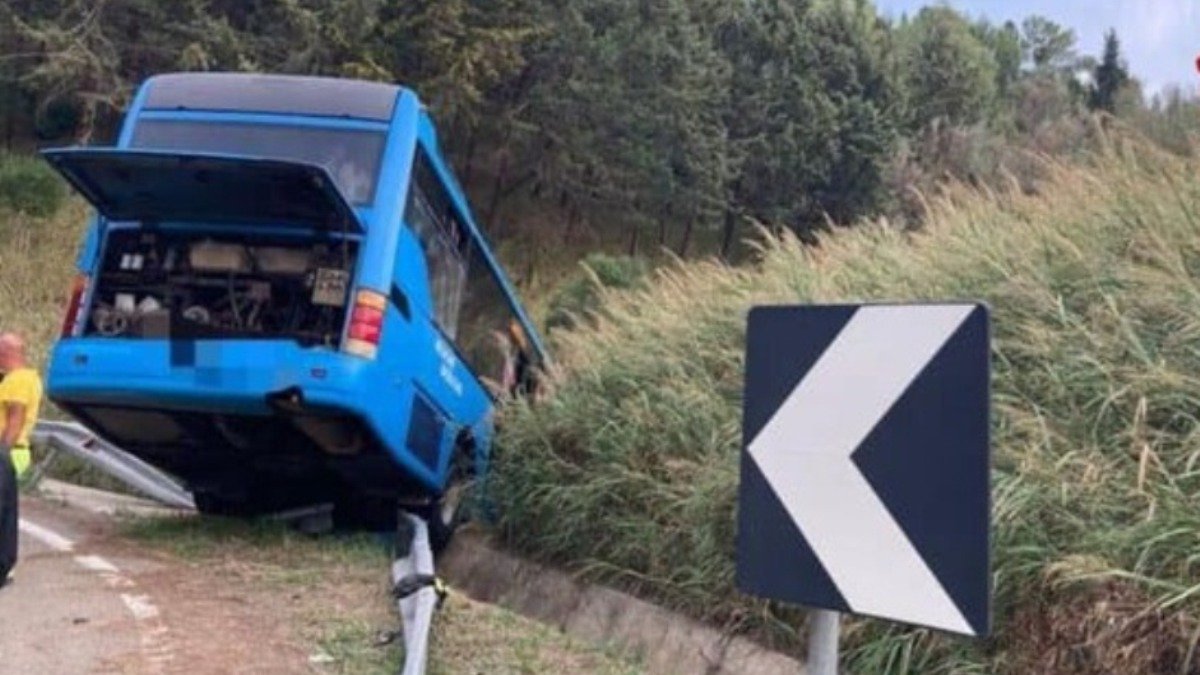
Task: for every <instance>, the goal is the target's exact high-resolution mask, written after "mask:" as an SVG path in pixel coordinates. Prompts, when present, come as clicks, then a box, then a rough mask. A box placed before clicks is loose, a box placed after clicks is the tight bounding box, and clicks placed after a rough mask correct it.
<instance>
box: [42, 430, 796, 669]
mask: <svg viewBox="0 0 1200 675" xmlns="http://www.w3.org/2000/svg"><path fill="white" fill-rule="evenodd" d="M39 427H40V429H39V431H40V434H39V433H35V437H36V438H35V443H36V442H38V441H39V440H40V441H42V442H45V443H46V444H48V445H49V446H51V448H52V449H53V452H54V453H59V452H70V453H73V454H76V455H82V456H83V458H84V459H86V460H87V461H89V463H92V464H93V465H95V466H97V467H98V468H101V469H102V470H105V471H106V472H107V473H109V474H110V475H114V476H116V477H118V478H121V479H123V480H124V481H125V482H127V483H129V484H131V485H132V486H133V487H136V488H138V489H139V491H140V492H142V493H143V494H148V495H153V496H154V497H155V498H156V499H157V503H156V502H155V501H150V500H147V499H139V498H136V497H129V496H125V495H118V494H114V493H109V492H103V491H100V490H94V489H90V488H84V487H80V486H76V485H70V484H67V483H62V482H58V481H52V480H49V479H44V478H42V476H43V475H44V472H45V469H46V467H47V466H48V462H49V461H53V457H54V455H51V457H50V458H48V461H47V462H44V463H43V465H41V466H39V467H38V469H37V470H35V475H34V478H35V479H36V480H35V483H36V486H37V489H38V491H39V492H41V493H42V494H43V495H45V496H47V497H49V498H51V499H55V500H57V501H60V502H63V503H65V504H67V505H69V506H72V507H75V508H81V509H85V510H89V511H93V512H96V513H102V514H106V515H113V514H118V513H127V514H131V515H142V516H159V515H183V516H187V515H189V514H191V513H193V511H192V505H191V503H190V495H184V494H183V493H181V492H180V491H179V489H178V486H176V485H174V482H173V481H172V480H171V479H170V478H169V477H167V476H165V475H161V474H158V472H157V471H156V470H153V469H152V468H147V467H145V466H144V465H142V464H141V463H140V462H137V461H136V459H131V457H130V456H128V455H127V454H126V453H124V452H123V451H121V450H120V449H118V448H113V447H111V446H107V444H103V442H102V441H98V440H97V439H95V438H94V437H90V434H87V432H85V431H83V432H81V428H76V427H75V426H74V425H62V424H59V423H48V424H44V425H39ZM413 520H414V522H413V532H412V535H413V537H412V539H413V549H412V551H413V552H412V554H411V555H409V556H407V557H405V558H400V559H397V560H396V561H395V562H394V563H393V566H392V576H393V584H396V583H398V582H399V581H400V580H402V579H406V578H407V579H411V578H422V577H432V575H433V561H432V557H431V556H429V555H428V540H427V536H426V537H423V536H422V533H424V532H425V529H424V523H423V522H416V520H418V519H413ZM438 566H439V568H440V570H439V572H440V577H441V578H443V579H445V580H446V581H447V582H448V583H449V584H450V585H451V586H453V587H454V588H456V589H457V590H459V591H460V592H462V593H463V594H465V595H467V596H468V597H470V598H472V599H474V600H476V601H479V602H485V603H489V604H493V605H496V606H499V607H503V608H505V609H507V610H509V611H512V612H515V613H518V614H521V615H524V616H526V617H529V618H531V619H533V620H536V621H540V622H542V623H544V624H548V625H551V626H553V627H555V628H557V629H559V630H561V631H563V632H565V633H567V634H569V635H572V636H574V637H577V638H579V639H582V640H586V641H589V642H592V643H596V644H606V645H612V646H615V647H618V648H619V649H621V650H623V651H625V652H626V653H628V654H631V655H633V656H636V657H639V658H640V660H641V661H642V663H643V664H644V665H645V667H646V670H647V672H648V673H652V674H655V675H658V674H662V675H691V674H693V673H695V674H697V675H700V674H703V675H785V674H786V675H797V674H800V673H804V672H805V669H804V667H803V665H802V664H801V663H800V662H799V661H797V660H796V659H793V658H790V657H788V656H785V655H782V654H779V653H776V652H771V651H768V650H766V649H763V648H762V647H760V646H758V645H756V644H754V643H753V642H751V641H749V640H746V639H744V638H738V637H730V636H726V635H723V634H722V633H721V632H720V631H717V630H715V629H713V628H711V627H709V626H705V625H703V624H701V623H699V622H696V621H693V620H691V619H688V618H687V617H683V616H680V615H678V614H676V613H673V612H669V611H667V610H665V609H663V608H661V607H658V606H655V605H653V604H650V603H648V602H645V601H643V600H640V599H638V598H635V597H633V596H631V595H628V594H625V593H620V592H618V591H615V590H612V589H609V588H604V587H602V586H596V585H590V584H584V583H581V582H579V581H576V580H575V579H574V578H572V577H571V576H570V575H568V574H565V573H563V572H560V571H557V570H553V569H549V568H546V567H543V566H541V565H537V564H533V563H530V562H527V561H524V560H521V559H519V558H517V557H515V556H513V555H511V554H509V553H507V552H505V551H504V550H502V549H501V548H500V547H499V546H496V545H495V544H494V542H493V541H491V540H490V539H489V538H488V537H487V536H486V535H485V534H484V533H482V532H481V531H479V530H477V529H475V528H472V527H469V526H468V527H464V528H463V529H462V530H460V532H459V533H458V534H457V535H456V536H455V538H454V541H453V542H452V543H451V545H450V547H449V548H448V549H447V550H446V552H445V553H444V554H443V555H442V556H441V558H440V559H439V560H438ZM436 602H437V594H436V591H435V589H434V588H433V587H432V586H429V585H423V586H422V587H421V588H419V589H418V590H415V591H414V592H413V593H412V594H410V595H408V596H407V597H404V598H402V599H400V600H399V602H398V606H399V609H400V615H401V618H402V619H403V624H404V633H405V638H406V640H405V642H406V644H407V645H409V646H410V650H409V652H408V653H407V657H408V661H407V663H406V666H405V670H404V671H403V672H404V675H420V674H421V673H424V672H425V661H426V654H425V645H426V641H427V636H428V630H429V627H430V624H431V622H432V621H434V620H435V617H434V616H433V607H434V605H435V604H436Z"/></svg>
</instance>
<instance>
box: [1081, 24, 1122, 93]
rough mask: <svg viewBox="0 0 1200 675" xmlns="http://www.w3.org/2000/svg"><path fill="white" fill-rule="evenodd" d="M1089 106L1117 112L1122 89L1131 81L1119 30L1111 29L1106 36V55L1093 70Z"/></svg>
mask: <svg viewBox="0 0 1200 675" xmlns="http://www.w3.org/2000/svg"><path fill="white" fill-rule="evenodd" d="M1093 73H1094V75H1093V79H1094V81H1093V83H1092V85H1091V90H1090V96H1089V99H1088V106H1089V107H1090V108H1091V109H1092V110H1104V111H1106V112H1109V113H1115V112H1116V110H1117V99H1118V96H1119V95H1120V93H1121V90H1122V89H1123V88H1124V87H1125V86H1126V85H1127V84H1129V82H1130V78H1129V70H1128V69H1127V68H1126V66H1125V63H1124V59H1122V58H1121V43H1120V41H1119V40H1118V39H1117V32H1116V31H1115V30H1111V29H1110V30H1109V31H1108V33H1106V34H1105V36H1104V56H1103V58H1102V59H1101V60H1100V64H1099V65H1098V66H1096V69H1095V70H1094V71H1093Z"/></svg>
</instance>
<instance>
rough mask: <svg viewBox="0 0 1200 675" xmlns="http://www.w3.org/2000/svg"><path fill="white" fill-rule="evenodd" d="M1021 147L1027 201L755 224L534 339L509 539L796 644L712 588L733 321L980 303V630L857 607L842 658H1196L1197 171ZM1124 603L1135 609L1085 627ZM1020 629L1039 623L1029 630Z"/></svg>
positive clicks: (729, 491) (1123, 666) (954, 200)
mask: <svg viewBox="0 0 1200 675" xmlns="http://www.w3.org/2000/svg"><path fill="white" fill-rule="evenodd" d="M1040 161H1041V162H1042V163H1043V166H1044V170H1045V172H1046V174H1047V176H1048V177H1049V178H1048V182H1047V183H1046V184H1045V185H1044V186H1043V187H1042V189H1041V190H1040V193H1039V194H1037V195H1027V194H1021V193H1019V192H1017V191H1013V192H1009V193H987V194H980V193H978V192H974V191H971V190H968V189H966V188H965V187H962V186H957V187H953V188H952V189H950V190H948V191H947V193H946V194H944V195H942V196H940V197H938V198H937V199H935V200H932V201H933V203H932V205H931V216H930V220H929V223H928V225H927V227H926V228H925V229H924V230H923V231H922V232H920V233H916V234H913V233H904V232H899V231H895V230H891V229H887V228H886V227H882V226H864V227H860V228H856V229H854V230H851V231H843V232H839V233H837V234H835V235H833V236H828V237H825V238H823V239H822V241H821V245H820V246H819V247H818V248H815V249H814V248H805V247H802V246H800V245H799V244H798V243H797V242H795V241H794V240H791V239H788V238H785V239H781V240H776V239H766V238H764V240H763V242H762V243H761V249H762V250H761V255H760V260H759V262H758V263H757V264H756V265H755V266H754V267H753V268H742V269H731V268H728V267H725V266H722V265H718V264H715V263H692V264H685V265H679V266H675V267H674V268H672V269H670V270H668V271H666V272H662V273H661V274H660V276H659V278H658V280H657V283H655V284H654V285H653V287H652V288H650V289H648V290H644V291H638V292H632V293H619V292H618V293H610V294H608V298H607V304H606V308H605V309H606V311H605V313H604V318H602V319H600V320H599V326H598V328H596V329H595V330H581V331H578V332H575V333H572V334H567V335H565V336H563V337H562V339H561V340H560V344H558V345H556V347H557V349H556V353H557V357H558V362H559V365H560V368H561V372H559V373H558V377H557V379H556V381H555V392H554V394H553V396H551V397H550V398H549V399H548V400H547V401H545V402H544V403H542V404H541V405H539V406H537V407H534V408H532V409H530V408H524V407H520V408H518V407H514V408H511V409H509V410H508V411H506V413H505V415H504V419H503V424H504V426H503V430H502V435H501V446H502V447H501V448H500V451H499V452H500V458H499V461H498V462H497V467H498V468H499V470H500V475H499V476H498V480H497V481H496V483H495V487H496V489H495V490H494V491H493V494H494V498H495V499H496V500H497V502H498V506H499V507H500V511H501V513H502V522H501V525H502V530H503V531H504V533H505V535H506V536H507V538H508V540H509V541H510V542H511V543H512V544H513V545H514V546H516V547H519V548H520V549H521V550H523V551H526V552H528V553H530V554H533V555H536V556H538V557H540V558H542V559H544V560H549V561H552V562H559V563H566V564H571V565H573V566H575V567H577V568H580V569H582V570H585V571H587V572H589V573H592V574H593V575H596V576H599V577H603V578H606V579H608V580H610V581H614V582H616V583H619V584H621V585H623V586H626V587H628V588H631V589H633V590H635V591H640V592H642V593H644V594H646V595H650V596H653V597H656V598H658V599H660V600H662V601H664V602H666V603H667V604H670V605H672V606H674V607H676V608H679V609H682V610H685V611H687V612H690V613H691V614H693V615H695V616H698V617H701V618H705V619H709V620H712V621H715V622H719V623H722V624H725V625H730V626H736V627H739V628H741V629H745V630H751V631H753V632H754V633H755V634H757V635H759V636H760V637H762V638H763V639H764V640H767V641H769V642H772V643H775V644H778V645H780V646H783V647H787V648H790V649H792V650H797V649H798V648H799V646H800V643H801V637H800V633H799V630H798V629H799V628H800V626H801V621H802V617H803V615H802V614H801V613H800V612H798V611H795V610H792V609H787V608H781V607H777V606H774V605H768V604H766V603H762V602H758V601H753V600H750V599H747V598H745V597H743V596H741V595H740V594H739V593H737V591H736V590H735V588H734V587H733V584H732V579H733V550H732V547H733V530H734V512H735V501H736V500H735V496H736V484H737V457H738V446H739V442H740V429H739V425H740V403H741V400H740V397H741V386H742V351H741V350H742V345H743V341H744V326H745V315H746V311H747V310H748V309H749V308H750V307H751V306H753V305H756V304H762V303H778V302H813V301H838V302H846V301H866V300H922V299H936V300H943V299H958V298H963V299H983V300H986V301H987V302H988V303H989V304H990V305H991V307H992V310H993V313H994V340H995V342H994V389H993V391H994V407H995V416H994V417H995V427H994V436H993V437H994V439H995V454H994V456H995V462H994V472H993V479H994V494H993V504H994V514H993V523H994V528H995V529H994V535H993V544H994V551H993V563H994V581H995V602H996V605H995V614H994V616H995V623H996V626H997V629H998V630H997V634H996V636H995V637H994V639H992V640H989V641H986V642H983V643H979V644H970V643H966V642H964V641H960V640H954V639H948V638H945V637H942V636H939V635H937V634H931V633H929V632H928V631H921V630H910V629H906V628H900V627H891V626H885V625H882V624H879V623H877V622H855V623H854V624H852V625H851V626H850V627H849V628H848V629H847V635H846V640H847V652H846V654H847V660H846V665H847V666H849V667H850V668H851V672H864V673H865V672H885V673H923V674H924V673H951V672H953V673H964V672H980V673H982V672H996V673H1023V672H1028V668H1027V667H1028V665H1029V664H1030V663H1032V661H1031V660H1030V659H1029V657H1030V655H1036V656H1037V660H1038V661H1039V662H1043V663H1059V664H1062V663H1066V662H1067V659H1068V657H1070V655H1073V654H1076V653H1077V652H1078V651H1079V650H1081V649H1084V650H1086V651H1087V653H1088V659H1089V662H1090V663H1092V664H1093V666H1092V667H1091V668H1092V669H1091V670H1089V669H1088V668H1087V667H1080V668H1079V669H1077V670H1071V669H1070V668H1066V667H1064V668H1063V669H1062V670H1060V671H1059V672H1080V673H1087V672H1122V673H1126V674H1128V675H1136V674H1138V673H1147V674H1149V673H1155V674H1156V675H1157V674H1158V673H1192V672H1200V665H1197V663H1198V661H1197V660H1196V659H1195V658H1194V655H1193V651H1194V650H1193V649H1192V646H1193V644H1194V643H1195V639H1196V634H1195V632H1194V630H1193V624H1194V622H1193V620H1192V618H1193V617H1194V616H1196V615H1197V611H1198V610H1200V603H1198V601H1197V596H1198V595H1200V586H1198V585H1197V579H1200V575H1198V573H1200V554H1197V551H1198V550H1200V442H1198V441H1200V425H1198V424H1197V414H1198V412H1200V378H1198V376H1197V373H1200V283H1198V282H1200V182H1198V181H1197V180H1196V178H1195V177H1196V176H1198V175H1200V164H1197V163H1196V162H1195V161H1194V160H1186V159H1182V158H1179V157H1177V156H1172V155H1168V154H1166V153H1163V152H1160V151H1157V150H1155V149H1154V148H1152V147H1151V146H1149V145H1147V144H1144V143H1141V142H1138V141H1136V140H1135V139H1131V138H1129V137H1128V136H1125V135H1116V134H1114V135H1112V136H1109V137H1108V139H1107V143H1106V144H1104V146H1103V150H1102V152H1100V153H1099V154H1098V155H1097V156H1094V157H1092V158H1090V159H1089V160H1088V161H1087V162H1086V163H1084V164H1071V165H1068V164H1064V163H1059V162H1056V161H1053V160H1050V159H1046V158H1042V159H1041V160H1040ZM1084 561H1086V564H1084ZM1097 598H1099V599H1098V600H1097ZM1089 603H1090V604H1089ZM1096 603H1100V604H1096ZM1104 603H1107V604H1104ZM1130 603H1132V604H1130ZM1129 607H1134V608H1136V609H1135V611H1134V612H1133V613H1132V615H1131V614H1130V612H1129V610H1128V608H1129ZM1097 608H1100V609H1097ZM1118 608H1121V609H1118ZM1131 616H1137V617H1139V618H1138V619H1137V620H1138V621H1150V620H1152V621H1153V623H1151V624H1145V625H1143V624H1137V623H1134V624H1131V625H1130V627H1129V628H1128V629H1122V630H1106V631H1100V630H1096V629H1095V628H1094V626H1095V625H1096V624H1095V622H1096V621H1097V617H1099V618H1100V619H1104V620H1108V619H1111V620H1113V621H1116V622H1118V623H1119V622H1121V621H1124V620H1126V619H1130V620H1132V618H1131ZM1146 617H1151V618H1150V619H1147V618H1146ZM1039 622H1048V624H1047V625H1053V626H1055V627H1056V629H1055V630H1054V631H1052V632H1051V633H1049V635H1041V639H1039V640H1031V639H1030V628H1029V627H1030V626H1037V625H1040V623H1039ZM1145 626H1151V627H1152V629H1147V628H1145ZM1035 632H1038V633H1039V634H1041V633H1042V631H1040V630H1039V631H1035Z"/></svg>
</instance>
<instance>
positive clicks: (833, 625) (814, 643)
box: [807, 609, 841, 675]
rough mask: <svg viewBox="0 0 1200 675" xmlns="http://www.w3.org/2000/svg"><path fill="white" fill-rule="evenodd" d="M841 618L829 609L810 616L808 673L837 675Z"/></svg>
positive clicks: (819, 610) (812, 674)
mask: <svg viewBox="0 0 1200 675" xmlns="http://www.w3.org/2000/svg"><path fill="white" fill-rule="evenodd" d="M840 619H841V617H840V616H839V615H838V613H837V612H833V611H830V610H828V609H817V610H813V611H812V612H811V613H809V615H808V621H809V624H808V664H807V665H808V672H809V673H810V674H811V675H837V669H838V630H839V626H838V624H839V621H840Z"/></svg>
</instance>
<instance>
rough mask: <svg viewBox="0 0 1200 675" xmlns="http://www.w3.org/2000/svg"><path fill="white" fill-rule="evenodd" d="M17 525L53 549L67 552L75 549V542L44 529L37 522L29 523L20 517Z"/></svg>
mask: <svg viewBox="0 0 1200 675" xmlns="http://www.w3.org/2000/svg"><path fill="white" fill-rule="evenodd" d="M19 527H20V530H21V531H22V532H24V533H25V534H27V535H29V536H31V537H33V538H34V539H37V540H38V541H40V542H42V543H43V544H45V545H47V546H49V547H50V548H52V549H54V550H55V551H59V552H61V553H69V552H71V551H73V550H75V542H73V541H71V540H70V539H67V538H66V537H64V536H62V535H61V534H58V533H57V532H53V531H51V530H48V529H46V528H44V527H42V526H41V525H38V524H37V523H31V522H29V521H28V520H25V519H24V518H22V519H20V523H19Z"/></svg>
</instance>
